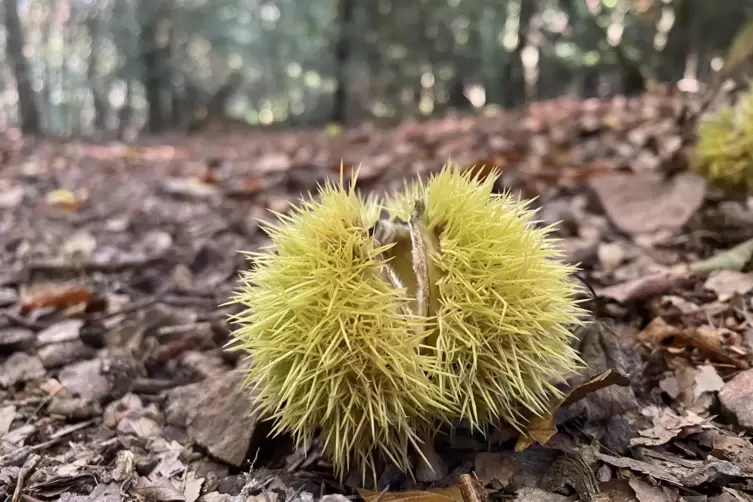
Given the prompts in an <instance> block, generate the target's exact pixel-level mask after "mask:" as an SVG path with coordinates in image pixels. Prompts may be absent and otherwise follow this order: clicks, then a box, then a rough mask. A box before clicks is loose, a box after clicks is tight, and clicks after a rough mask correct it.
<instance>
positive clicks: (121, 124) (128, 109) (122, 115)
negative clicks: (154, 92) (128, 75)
mask: <svg viewBox="0 0 753 502" xmlns="http://www.w3.org/2000/svg"><path fill="white" fill-rule="evenodd" d="M133 94H134V92H133V81H132V80H130V79H128V80H127V81H126V99H125V103H123V107H122V108H121V109H120V110H119V111H118V138H119V139H120V140H124V139H126V136H127V135H128V128H129V127H131V119H132V118H133V97H134V96H133Z"/></svg>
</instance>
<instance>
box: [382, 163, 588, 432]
mask: <svg viewBox="0 0 753 502" xmlns="http://www.w3.org/2000/svg"><path fill="white" fill-rule="evenodd" d="M496 179H497V174H496V173H492V174H491V175H489V176H487V177H486V178H485V179H484V180H480V179H478V178H476V177H474V176H473V174H472V172H471V171H470V170H468V171H465V172H461V171H460V170H458V169H452V168H448V167H446V168H445V169H443V170H442V171H441V172H440V173H438V174H437V175H435V176H433V177H432V178H431V179H430V180H429V181H428V182H427V183H421V182H418V183H414V184H412V185H409V186H407V187H406V189H405V190H404V191H403V193H401V194H398V195H397V196H395V197H394V198H393V199H392V200H391V201H389V202H388V211H389V212H390V213H391V214H392V215H393V216H394V217H396V218H400V219H405V218H407V217H408V216H409V214H410V208H411V204H412V202H411V201H413V200H415V199H416V198H421V199H423V201H424V204H425V207H426V213H425V215H424V218H423V224H424V228H425V232H426V234H427V236H426V241H427V243H428V244H429V246H428V247H429V250H430V251H429V254H430V256H429V261H430V268H431V272H430V276H431V277H432V281H431V282H432V283H433V285H432V288H433V291H432V304H431V308H430V317H431V318H432V323H433V327H432V330H430V335H429V337H428V340H427V341H428V343H430V345H431V346H432V347H434V348H435V349H436V352H435V354H436V357H437V358H438V360H439V361H440V364H441V366H440V370H441V373H440V374H439V375H437V376H436V377H435V383H436V384H437V385H438V387H440V388H441V389H442V390H443V391H444V392H445V395H447V396H448V398H449V399H450V400H451V401H452V402H453V403H456V404H457V405H458V407H459V410H458V414H457V415H456V416H455V417H454V418H455V419H456V420H457V419H464V420H467V421H468V422H469V424H471V425H472V426H474V427H478V428H482V429H483V427H484V425H485V424H488V423H493V422H494V421H495V420H496V419H500V418H501V419H502V420H504V421H505V422H507V423H508V424H510V425H511V426H513V427H515V428H516V429H518V430H519V431H521V432H522V431H523V429H524V426H525V423H526V422H527V420H529V419H530V416H531V414H532V413H533V414H536V415H541V414H543V413H545V412H546V411H547V409H548V406H549V405H550V403H551V399H552V397H554V396H558V395H561V394H560V391H559V390H558V389H557V388H555V387H554V386H553V385H552V384H553V383H555V382H558V381H562V379H563V376H566V375H567V376H569V375H572V374H574V373H575V372H577V371H578V370H579V369H580V368H581V367H582V362H581V360H580V359H579V357H578V355H577V353H576V351H575V350H574V349H573V348H572V343H571V342H572V339H573V335H572V331H571V328H572V327H574V326H575V325H577V324H579V323H580V321H579V318H580V316H581V315H582V313H583V311H582V310H581V309H580V308H579V307H578V305H577V302H576V301H575V295H576V293H577V291H578V289H579V287H578V284H576V283H575V282H574V281H573V280H572V278H571V277H572V272H574V270H575V268H574V267H571V266H567V265H564V264H563V263H562V262H561V261H560V255H559V253H558V251H556V250H555V248H554V246H553V244H554V243H555V240H554V239H552V238H551V237H550V236H549V234H550V233H551V230H552V229H551V228H550V227H547V228H539V227H536V226H534V224H533V221H532V216H533V214H534V212H533V211H531V210H529V209H528V203H526V202H522V201H516V200H514V199H513V198H512V197H511V196H510V195H509V194H495V193H493V192H492V189H493V185H494V182H495V180H496ZM398 269H399V270H404V267H399V268H398ZM448 374H449V375H450V376H447V375H448Z"/></svg>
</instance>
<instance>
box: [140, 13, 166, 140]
mask: <svg viewBox="0 0 753 502" xmlns="http://www.w3.org/2000/svg"><path fill="white" fill-rule="evenodd" d="M147 2H148V0H142V2H141V4H140V7H139V9H140V14H141V17H142V22H141V36H140V38H139V44H140V50H139V52H140V54H141V63H142V65H143V68H144V76H143V84H144V90H145V92H146V101H147V103H148V106H149V111H148V117H147V124H146V127H147V130H148V131H150V132H159V131H162V130H164V129H166V127H167V125H168V124H167V122H168V120H169V119H168V116H167V114H166V113H165V108H166V107H165V103H164V102H163V99H162V98H163V93H162V90H163V85H162V84H163V80H164V79H163V74H164V66H165V63H166V61H165V59H166V56H167V55H166V54H165V51H164V49H163V47H162V44H161V43H160V42H161V40H159V37H158V35H159V33H158V29H159V25H160V23H161V22H162V21H163V19H164V17H165V16H164V11H163V9H162V7H161V6H160V7H158V8H157V9H156V12H155V9H153V8H150V6H149V5H148V4H147Z"/></svg>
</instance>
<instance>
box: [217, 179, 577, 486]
mask: <svg viewBox="0 0 753 502" xmlns="http://www.w3.org/2000/svg"><path fill="white" fill-rule="evenodd" d="M495 178H496V174H494V175H491V176H488V177H487V178H486V179H485V180H484V181H480V180H477V179H474V178H472V177H471V176H470V174H468V173H465V174H463V173H461V172H459V171H457V170H456V169H454V168H452V167H451V166H448V167H446V168H445V169H443V170H442V172H441V173H439V174H438V175H436V176H435V177H433V178H432V179H430V180H429V181H428V183H425V184H424V183H421V182H416V183H415V184H413V185H410V186H408V187H406V189H405V190H403V191H402V192H399V193H397V194H394V197H393V198H392V199H391V200H388V201H386V203H385V204H384V208H386V209H388V211H389V212H391V214H392V215H393V216H395V217H397V218H399V219H401V220H407V219H408V217H409V215H410V213H411V207H412V205H413V202H414V201H415V200H416V199H421V200H422V201H423V202H424V204H425V206H426V212H425V214H424V216H423V217H422V221H421V223H422V224H423V232H424V233H423V238H424V241H425V243H426V248H427V254H428V256H427V258H428V261H429V265H430V266H429V282H430V284H431V288H430V289H431V295H430V303H429V313H428V316H426V317H417V316H415V315H413V314H412V313H411V312H415V311H416V310H415V308H414V307H415V306H416V298H415V297H416V289H417V281H416V277H415V275H414V273H413V267H412V261H411V245H410V242H409V241H408V242H405V241H400V240H398V241H397V242H395V243H393V244H389V245H384V246H380V245H379V244H378V243H377V241H376V240H375V239H374V238H373V235H371V233H370V229H372V228H373V227H374V224H375V223H376V221H377V220H378V218H379V213H380V211H381V210H382V208H383V205H382V204H381V203H380V201H377V200H376V199H363V198H361V197H360V196H359V195H357V193H356V192H355V189H354V188H355V182H356V177H353V179H352V180H351V184H350V187H345V186H343V185H342V180H341V182H340V185H336V184H333V183H327V184H325V186H324V187H322V189H321V191H320V193H319V197H318V200H315V199H314V198H309V199H308V200H305V201H303V202H302V203H301V204H300V205H298V206H297V207H294V208H293V210H292V213H291V214H290V215H278V223H276V224H268V225H267V226H268V233H269V235H270V238H271V241H272V247H271V249H270V250H268V251H264V252H261V253H248V254H249V255H250V257H251V258H252V260H253V261H254V266H253V268H252V269H251V270H249V271H247V272H245V273H243V276H242V280H241V286H240V288H239V290H238V291H237V293H236V295H235V296H234V298H233V299H232V300H231V303H236V304H240V305H242V306H243V307H244V310H243V311H242V312H241V313H240V314H238V315H237V316H235V320H236V321H237V322H238V323H239V324H240V325H241V327H240V328H239V329H237V330H235V331H234V333H233V338H232V342H231V344H230V347H231V348H235V349H241V350H244V351H247V352H249V354H251V356H252V359H253V364H252V366H251V369H250V370H249V374H248V378H247V382H248V383H249V384H253V385H254V387H255V388H256V392H257V396H258V401H259V405H260V408H261V411H262V412H264V413H265V414H266V415H267V416H269V417H270V418H275V419H276V424H275V431H276V432H282V431H286V432H289V433H291V434H292V436H293V437H294V439H295V440H296V442H297V443H298V444H299V445H303V446H305V445H307V444H308V443H309V442H310V441H311V440H312V438H313V437H314V435H315V434H317V432H318V433H319V434H320V437H321V439H322V441H323V449H324V451H325V452H326V453H327V454H328V456H329V458H330V459H331V460H332V463H333V466H334V468H335V471H336V472H337V473H338V474H340V475H343V474H345V473H346V472H347V471H348V470H349V469H350V468H352V467H358V468H360V470H361V472H362V474H363V475H364V476H366V475H367V474H368V473H371V474H372V475H375V473H374V464H375V460H376V456H377V455H379V454H381V455H382V456H384V457H386V458H387V459H388V460H391V461H392V462H394V463H395V464H396V465H397V466H398V467H399V468H401V469H403V470H408V469H409V451H410V450H411V449H414V450H415V449H417V448H416V446H417V443H419V442H421V441H422V440H423V439H425V438H430V437H431V435H432V434H433V433H434V432H435V431H436V430H437V427H438V426H439V425H440V424H442V423H447V422H454V421H457V420H463V419H464V420H467V421H468V422H470V424H471V425H473V426H475V427H478V428H483V427H484V425H485V424H487V423H496V422H497V420H499V419H502V420H504V421H506V422H508V423H509V424H511V425H512V426H514V427H516V428H518V429H519V430H521V431H522V430H523V427H524V424H525V423H526V421H527V419H528V418H529V417H530V414H531V412H532V413H534V414H541V413H544V412H546V410H547V407H548V404H549V402H550V399H551V397H552V396H554V395H557V394H558V391H557V390H556V389H555V388H554V387H553V385H552V383H554V382H556V381H557V380H561V379H562V377H563V376H566V375H569V374H571V373H573V372H575V371H577V370H578V368H579V365H580V359H579V358H578V356H577V354H576V353H575V351H574V350H573V349H572V347H571V345H570V341H571V339H572V335H571V331H570V330H569V329H568V327H571V326H573V325H575V324H578V318H579V316H580V314H581V313H582V312H581V311H580V309H579V308H578V307H577V303H576V302H575V301H574V296H575V294H576V291H577V289H578V287H577V283H575V282H573V281H572V280H571V279H570V278H569V275H570V274H571V272H572V271H573V270H574V269H573V267H569V266H565V265H563V264H561V263H560V262H559V261H558V258H559V256H558V254H557V252H556V251H555V250H554V249H553V247H552V244H553V243H554V241H553V240H552V239H550V238H549V232H550V229H548V228H545V229H541V228H536V227H535V226H534V225H533V224H532V223H533V222H532V221H531V217H532V214H533V213H532V212H531V211H529V210H528V208H527V205H526V204H525V203H522V202H518V201H514V200H513V199H512V198H511V197H510V196H509V195H498V194H493V193H492V186H493V184H494V180H495ZM269 251H274V252H269ZM387 266H389V267H391V269H392V270H394V271H395V273H396V275H397V276H398V277H399V278H400V282H401V283H402V285H403V286H404V287H400V288H396V287H395V286H394V284H393V283H391V282H390V281H388V280H387V279H386V278H385V274H384V271H385V267H387ZM406 307H407V308H406Z"/></svg>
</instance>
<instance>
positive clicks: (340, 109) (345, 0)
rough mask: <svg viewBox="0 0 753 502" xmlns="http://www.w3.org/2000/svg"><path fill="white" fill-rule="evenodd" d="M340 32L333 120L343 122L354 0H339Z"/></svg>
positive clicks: (346, 96)
mask: <svg viewBox="0 0 753 502" xmlns="http://www.w3.org/2000/svg"><path fill="white" fill-rule="evenodd" d="M339 2H340V4H339V13H338V17H339V24H340V33H339V35H338V39H337V44H336V45H335V64H336V65H337V70H336V75H337V76H336V79H337V84H336V87H335V92H334V96H333V103H332V117H331V120H332V121H333V122H339V123H343V122H345V119H346V105H347V101H348V78H347V74H348V59H349V58H350V48H351V43H350V38H351V31H352V30H351V26H352V25H353V7H354V4H355V1H354V0H339Z"/></svg>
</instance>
